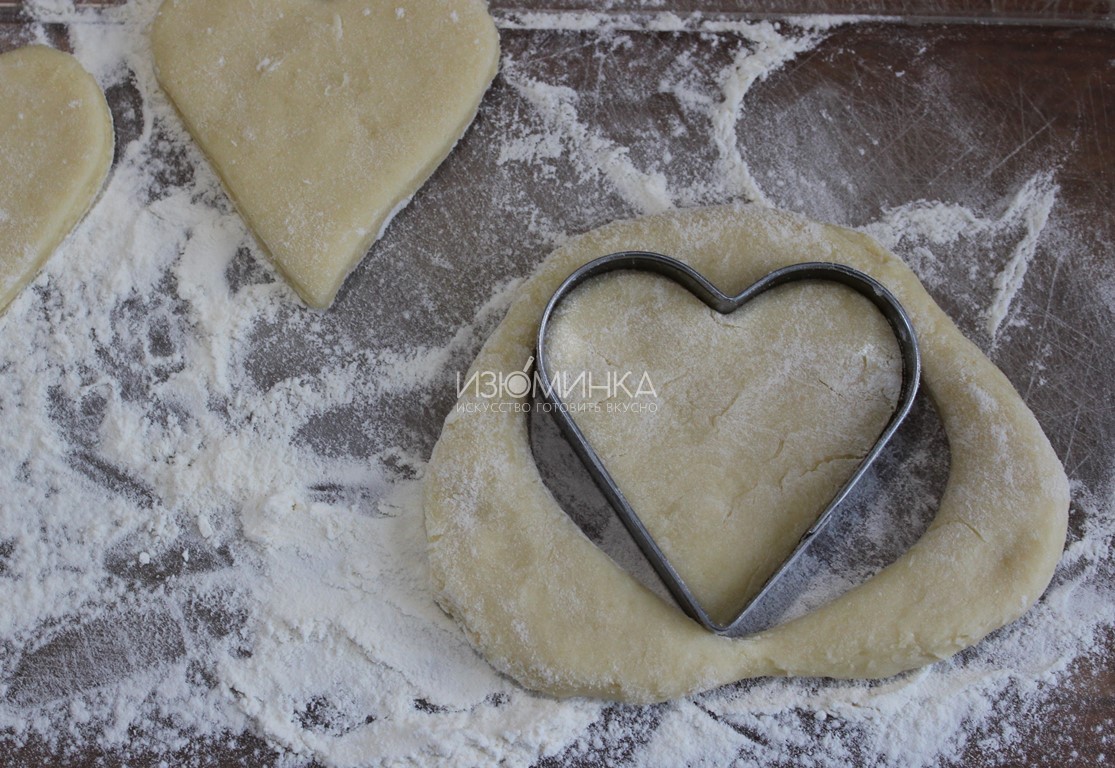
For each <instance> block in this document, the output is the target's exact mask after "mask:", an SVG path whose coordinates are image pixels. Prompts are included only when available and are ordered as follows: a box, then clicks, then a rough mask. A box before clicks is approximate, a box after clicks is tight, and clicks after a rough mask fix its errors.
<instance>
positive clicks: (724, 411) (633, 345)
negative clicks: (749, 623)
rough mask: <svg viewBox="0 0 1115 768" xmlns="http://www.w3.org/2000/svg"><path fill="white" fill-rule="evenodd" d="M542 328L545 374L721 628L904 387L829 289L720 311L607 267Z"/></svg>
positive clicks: (870, 327) (861, 304)
mask: <svg viewBox="0 0 1115 768" xmlns="http://www.w3.org/2000/svg"><path fill="white" fill-rule="evenodd" d="M550 328H551V331H550V334H549V338H548V342H547V347H548V349H549V350H550V359H551V364H552V367H553V368H554V371H553V372H552V374H551V375H553V374H554V373H558V374H559V375H561V376H562V377H563V379H561V380H559V386H560V383H561V381H564V382H565V385H566V387H565V388H566V390H567V391H566V392H564V393H563V396H564V400H565V402H566V403H567V404H569V405H570V406H571V407H573V408H575V417H576V420H577V424H578V425H579V426H580V428H581V430H582V432H583V433H584V434H585V436H586V437H587V438H588V440H589V442H590V443H591V444H592V445H593V446H594V448H595V449H596V451H597V453H598V455H600V456H601V457H602V458H603V459H604V461H605V462H606V463H607V466H608V471H609V472H610V473H611V475H612V477H613V479H615V481H616V482H617V483H618V485H619V486H620V488H621V489H622V490H623V492H624V495H625V496H626V497H627V499H628V501H630V502H631V504H632V505H633V507H634V509H635V510H636V511H637V512H638V514H639V517H640V519H641V520H642V521H643V523H644V524H645V525H646V526H647V528H648V530H649V531H650V533H651V535H652V536H654V539H655V541H656V542H657V543H658V545H659V546H660V547H661V548H662V549H663V551H664V552H665V554H666V556H667V557H668V558H669V559H670V561H671V563H672V564H673V565H674V567H675V568H677V569H678V571H679V573H680V574H681V576H682V578H684V579H685V582H686V584H687V585H688V586H689V588H690V590H691V591H692V592H693V594H694V595H695V596H696V597H697V599H698V600H699V601H700V602H701V604H702V605H703V606H704V607H705V609H706V610H707V611H709V613H710V615H711V616H712V618H713V619H715V620H717V621H719V622H720V623H722V624H726V623H728V622H729V621H731V620H732V619H733V618H735V616H736V615H737V614H738V613H739V611H740V609H741V608H742V607H743V604H744V602H745V599H746V598H748V597H750V596H751V595H753V594H754V593H755V592H757V591H758V589H759V588H760V587H762V586H763V583H764V582H765V581H766V580H767V578H768V577H769V576H770V575H771V573H772V572H773V571H774V570H775V568H777V566H778V565H779V564H780V563H781V562H782V561H783V560H785V558H786V557H787V556H788V555H789V554H790V552H791V551H792V550H793V548H794V547H795V545H796V544H797V542H798V540H799V539H800V538H801V536H802V534H804V533H805V531H806V530H807V529H808V528H809V526H810V525H812V524H813V523H814V522H815V521H816V519H817V516H818V515H819V514H820V513H821V511H822V510H823V509H824V508H825V506H826V505H827V504H828V502H829V500H830V499H831V498H832V497H833V496H834V495H835V494H836V492H837V490H839V488H840V486H841V485H843V483H844V482H845V481H846V480H847V478H848V477H849V476H850V475H851V473H852V471H853V470H854V469H855V468H856V466H857V465H858V464H859V462H860V461H861V460H862V459H863V457H864V455H865V454H866V453H867V452H868V450H870V448H871V446H872V445H873V444H874V442H875V441H876V439H878V437H879V435H880V433H882V431H883V428H884V427H885V426H886V424H887V422H888V420H889V419H890V416H891V412H892V411H893V410H894V407H895V404H896V403H897V400H898V391H899V387H900V386H901V380H902V362H901V357H900V355H899V351H898V344H897V342H896V341H895V339H894V336H893V334H892V332H891V330H890V327H889V326H888V325H887V322H886V320H885V319H884V317H883V316H882V314H880V313H879V311H878V310H877V309H876V308H875V307H874V305H872V304H871V303H870V302H869V301H868V300H867V299H865V298H864V297H863V296H861V295H860V294H858V293H856V292H855V291H853V290H851V289H849V288H845V287H843V286H841V285H838V284H821V283H816V284H814V283H809V284H802V283H798V284H795V285H789V286H784V287H782V288H779V289H776V290H775V291H772V292H770V293H766V294H763V295H762V296H760V297H758V298H756V299H755V300H753V301H752V302H750V303H749V304H748V305H747V306H746V307H745V308H744V309H741V310H740V311H737V312H735V313H733V314H730V315H721V314H718V313H716V312H714V311H712V310H711V309H709V308H708V307H706V306H705V305H704V304H702V303H701V302H700V301H698V300H697V299H695V298H693V297H692V296H691V295H690V294H689V293H688V292H687V291H686V290H685V289H684V288H682V287H680V286H678V285H677V284H676V283H673V282H671V281H668V280H665V279H664V278H660V277H652V276H649V275H645V274H639V275H632V274H624V275H615V274H612V275H608V276H606V277H604V278H601V279H598V280H594V281H591V282H589V283H588V284H586V285H585V286H584V287H583V288H581V289H580V290H578V291H577V292H576V293H574V294H572V295H571V296H570V297H569V298H568V299H567V300H566V302H565V303H564V304H562V306H561V311H560V313H559V314H558V315H557V316H555V318H554V320H553V322H552V324H551V326H550ZM582 371H587V374H586V375H585V376H581V372H582ZM624 377H626V378H624ZM619 381H624V382H625V386H624V387H623V388H620V387H619V386H618V385H615V384H614V383H615V382H619ZM610 382H611V383H610ZM639 382H641V383H642V384H643V389H644V391H643V393H642V394H641V395H640V394H639V391H638V390H637V389H636V384H637V383H639ZM651 389H653V390H654V397H649V396H648V394H649V391H650V390H651ZM643 406H646V407H645V408H643ZM651 408H653V410H649V409H651ZM679 457H684V461H680V462H679V461H678V458H679Z"/></svg>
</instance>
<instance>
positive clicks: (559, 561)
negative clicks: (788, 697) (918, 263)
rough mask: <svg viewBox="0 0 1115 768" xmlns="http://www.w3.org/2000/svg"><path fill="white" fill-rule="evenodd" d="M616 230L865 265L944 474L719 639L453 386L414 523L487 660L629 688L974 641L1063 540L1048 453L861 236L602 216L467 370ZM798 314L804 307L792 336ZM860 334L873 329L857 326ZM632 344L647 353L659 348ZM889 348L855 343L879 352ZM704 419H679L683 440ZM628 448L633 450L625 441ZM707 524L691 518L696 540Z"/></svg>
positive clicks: (712, 260)
mask: <svg viewBox="0 0 1115 768" xmlns="http://www.w3.org/2000/svg"><path fill="white" fill-rule="evenodd" d="M631 248H639V249H648V250H655V251H660V252H663V253H667V254H671V255H674V256H676V257H678V258H681V259H683V260H685V261H687V262H689V263H691V264H693V265H694V266H695V267H696V268H697V269H699V270H700V271H702V272H703V273H704V274H705V275H706V276H707V277H709V279H711V280H712V281H713V282H714V283H716V284H717V285H718V286H719V287H721V289H723V290H725V291H728V292H734V291H738V290H741V289H742V288H744V287H746V286H747V285H749V284H751V283H752V282H754V281H755V280H756V279H757V278H759V277H761V276H762V275H764V274H766V273H767V272H769V271H771V270H772V269H775V268H777V267H780V266H784V265H786V264H790V263H795V262H798V261H803V260H814V259H816V260H832V261H836V262H840V263H844V264H848V265H850V266H853V267H856V268H858V269H860V270H863V271H865V272H867V273H869V274H871V275H873V276H874V277H875V278H877V279H879V280H880V281H882V282H883V283H884V284H885V285H887V287H888V288H890V290H892V291H893V292H894V293H895V294H896V296H897V297H898V298H899V300H900V301H901V302H902V303H903V305H904V306H905V307H906V309H907V311H908V312H909V313H910V315H911V317H912V319H913V322H914V325H915V327H916V329H917V331H918V333H919V337H920V340H921V345H922V352H923V362H924V365H925V369H924V376H923V385H924V387H925V388H926V390H927V391H928V393H929V394H930V396H931V397H932V398H933V399H934V401H935V403H936V406H937V409H938V413H939V415H940V418H941V420H942V422H943V424H944V427H945V430H946V433H947V436H948V440H949V446H950V452H951V467H950V475H949V480H948V484H947V487H946V489H945V491H944V493H943V496H942V498H941V502H940V507H939V509H938V512H937V515H936V517H935V519H934V521H933V523H932V524H931V526H930V527H929V529H928V530H927V531H926V533H925V534H924V535H923V536H922V537H921V538H920V539H919V540H918V541H917V543H916V544H915V545H914V546H913V547H912V548H911V549H910V550H908V551H907V552H906V553H905V554H904V555H902V556H901V557H900V558H899V559H898V560H897V561H895V562H894V563H893V564H891V565H890V566H888V567H887V568H885V569H883V570H882V571H880V572H879V573H878V574H876V575H875V576H874V577H872V578H870V579H869V580H868V581H866V582H864V583H862V584H860V585H858V586H857V587H855V588H853V589H852V590H850V591H848V592H846V593H845V594H844V595H842V596H841V597H839V598H837V599H835V600H833V601H832V602H830V603H828V604H826V605H824V606H822V607H820V608H818V609H816V610H814V611H812V612H810V613H808V614H806V615H804V616H802V617H800V618H798V619H795V620H792V621H790V622H787V623H784V624H781V625H779V626H776V627H774V628H772V629H769V630H767V631H764V632H762V633H759V634H756V635H752V636H749V637H745V638H739V639H733V638H724V637H718V636H716V635H713V634H710V633H709V632H707V631H705V630H703V629H702V628H701V627H700V626H698V625H697V624H696V623H695V622H693V621H691V620H690V619H688V618H687V617H686V616H685V615H684V614H683V613H681V611H680V610H679V609H677V608H676V607H675V606H673V605H672V604H669V603H667V602H665V601H664V600H662V599H660V598H659V597H658V596H656V595H655V594H654V593H652V592H651V591H649V590H647V589H646V588H645V587H643V586H642V585H641V584H639V583H638V582H637V581H636V580H635V579H634V578H633V577H632V576H630V575H629V574H628V573H627V572H625V571H624V570H622V569H621V568H619V567H618V566H617V565H616V564H615V563H613V562H612V560H610V559H609V558H608V556H607V555H605V554H604V552H603V551H601V550H600V549H598V548H597V547H596V546H595V545H594V544H593V543H592V542H591V541H589V539H588V538H586V537H585V536H584V534H583V533H582V532H581V530H580V529H579V528H577V526H576V525H575V524H574V523H573V522H572V521H571V520H570V519H569V517H568V516H567V515H566V514H565V513H564V512H563V510H562V509H561V508H560V507H559V506H558V505H557V503H556V502H555V501H554V499H553V497H552V496H551V494H550V493H549V491H548V490H547V488H546V487H545V486H544V485H543V483H542V480H541V478H540V476H539V473H538V470H537V468H536V466H535V463H534V458H533V456H532V453H531V447H530V443H529V438H528V434H527V425H526V421H527V419H526V416H525V414H524V413H522V412H517V411H515V410H513V409H504V410H501V411H492V410H486V409H484V408H483V405H484V403H483V402H482V401H483V398H482V397H477V396H476V395H475V394H473V393H466V394H465V395H464V396H463V397H462V401H461V402H460V403H459V405H461V406H464V407H462V408H460V409H454V411H453V412H452V413H451V414H450V416H449V417H448V418H447V419H446V423H445V427H444V430H443V432H442V435H441V437H440V439H439V440H438V443H437V445H436V447H435V449H434V452H433V456H432V458H431V461H430V465H429V467H428V471H427V475H426V481H425V482H426V485H425V496H424V505H425V514H426V529H427V534H428V539H429V553H430V566H431V573H432V577H433V580H434V584H435V588H436V591H437V594H438V599H439V602H440V603H441V605H442V606H443V607H444V608H445V609H446V610H447V611H448V612H449V613H450V614H452V615H453V616H455V617H456V618H457V620H458V621H459V622H460V624H461V625H462V626H463V627H464V629H465V631H466V633H467V635H468V637H469V638H470V640H471V642H472V643H473V644H474V646H475V647H476V648H477V649H478V650H479V651H480V652H481V653H483V654H484V655H485V656H486V657H487V658H488V660H489V661H490V662H491V663H492V664H493V665H494V666H496V667H497V668H498V669H500V670H501V671H503V672H505V673H507V674H509V675H510V676H512V677H513V678H515V679H516V680H518V681H519V682H521V683H522V684H523V685H525V686H527V687H529V688H533V689H536V690H539V691H543V692H546V693H549V694H553V695H557V696H574V695H584V696H596V697H604V698H613V699H620V700H626V701H632V702H650V701H658V700H665V699H670V698H674V697H678V696H682V695H686V694H689V693H693V692H696V691H700V690H703V689H707V688H710V687H713V686H716V685H720V684H724V683H728V682H732V681H735V680H738V679H741V678H745V677H753V676H763V675H802V676H825V677H836V678H877V677H885V676H889V675H893V674H896V673H899V672H902V671H904V670H908V669H912V668H915V667H918V666H921V665H924V664H927V663H930V662H933V661H935V660H937V659H941V658H944V657H947V656H949V655H951V654H953V653H955V652H957V651H959V650H961V649H962V648H965V647H967V646H969V645H972V644H973V643H975V642H977V641H978V640H979V639H980V638H982V637H984V636H985V635H986V634H987V633H989V632H991V631H992V630H994V629H996V628H998V627H1001V626H1003V625H1004V624H1006V623H1007V622H1009V621H1012V620H1013V619H1015V618H1017V617H1018V616H1019V615H1021V614H1022V613H1023V612H1024V611H1025V610H1026V609H1027V608H1028V607H1029V606H1030V605H1032V604H1033V603H1034V602H1035V601H1036V600H1037V599H1038V597H1039V596H1040V595H1041V593H1042V591H1043V590H1044V589H1045V587H1046V585H1047V584H1048V582H1049V580H1050V578H1051V576H1052V573H1053V570H1054V568H1055V566H1056V564H1057V562H1058V560H1059V558H1060V554H1061V551H1062V547H1063V545H1064V538H1065V531H1066V525H1067V510H1068V498H1069V495H1068V483H1067V480H1066V478H1065V475H1064V471H1063V469H1062V468H1061V465H1060V463H1059V461H1058V460H1057V457H1056V455H1055V454H1054V452H1053V450H1052V448H1051V447H1050V445H1049V443H1048V440H1047V439H1046V438H1045V436H1044V434H1043V433H1042V431H1041V428H1040V427H1039V425H1038V424H1037V422H1036V420H1035V419H1034V417H1033V415H1032V414H1031V413H1030V411H1029V410H1028V409H1027V408H1026V406H1025V404H1024V403H1023V402H1022V400H1021V398H1020V397H1019V396H1018V394H1017V393H1016V392H1015V390H1014V389H1013V387H1012V386H1011V384H1010V382H1009V381H1008V380H1007V379H1006V378H1005V377H1004V376H1003V374H1002V373H1001V372H1000V371H999V370H998V369H997V368H996V367H995V366H994V365H993V364H992V363H991V362H990V361H989V360H987V358H986V357H984V355H983V354H982V353H981V352H980V351H979V350H978V349H977V348H976V347H975V346H974V345H973V344H971V343H970V342H968V341H967V340H966V339H965V338H964V337H963V336H962V334H961V333H960V332H959V330H958V329H957V328H956V326H955V325H953V323H952V322H951V321H950V320H949V319H948V317H947V316H946V315H945V314H944V313H943V312H942V311H941V309H940V308H939V307H937V305H936V304H935V303H934V302H933V300H932V299H931V298H930V297H929V295H928V294H927V293H926V292H925V290H924V288H922V286H921V285H920V283H919V281H918V280H917V278H916V276H915V275H914V274H913V272H911V271H910V270H909V268H907V267H906V266H905V265H904V264H903V263H902V262H901V261H900V260H899V259H898V258H896V257H895V256H893V255H891V254H889V253H887V252H886V251H884V250H883V249H882V248H880V247H879V246H878V245H877V244H876V243H874V242H873V241H872V240H870V239H869V238H867V237H866V236H864V235H861V234H859V233H856V232H852V231H849V230H845V229H841V228H838V227H833V226H827V225H823V224H817V223H813V222H809V221H805V220H803V219H800V218H797V217H795V216H792V215H789V214H786V213H781V212H777V211H773V210H770V209H762V208H753V207H719V208H707V209H698V210H691V211H681V212H672V213H667V214H663V215H659V216H655V217H650V218H644V219H638V220H634V221H625V222H619V223H616V224H612V225H609V226H606V227H603V228H601V229H599V230H596V231H593V232H591V233H588V234H587V235H584V236H582V237H579V238H577V239H575V240H573V241H571V242H570V243H569V244H567V245H566V246H564V247H563V248H561V249H560V250H558V251H557V252H555V253H554V254H553V255H552V256H551V257H550V258H549V259H547V260H546V262H544V263H543V265H542V266H541V267H540V269H539V270H538V271H537V272H536V274H535V275H534V276H533V277H532V278H531V279H530V280H529V281H528V282H527V283H525V284H524V285H523V286H522V288H521V289H520V291H519V294H518V297H517V298H516V300H515V301H514V303H513V304H512V306H511V308H510V310H509V311H508V314H507V317H506V318H505V319H504V321H503V323H502V324H501V325H500V326H499V328H497V330H496V331H495V333H494V334H493V335H492V337H491V338H490V339H489V340H488V342H487V343H486V344H485V345H484V347H483V349H482V350H481V351H480V354H479V356H478V357H477V359H476V362H475V363H474V364H473V368H472V370H473V371H504V372H510V371H515V370H520V369H521V368H522V366H523V363H524V361H526V360H527V359H528V358H529V356H530V355H531V354H532V347H533V341H534V334H535V333H536V330H537V323H538V319H539V316H540V315H541V311H542V308H543V306H544V305H545V302H546V301H547V300H548V299H549V297H550V295H551V294H552V293H553V291H554V290H555V289H556V288H557V286H558V284H559V283H560V281H561V280H562V279H564V277H566V276H567V275H568V274H569V273H570V272H572V271H573V270H574V269H575V268H576V267H578V266H580V265H581V264H583V263H585V262H587V261H589V260H591V259H592V258H595V257H596V256H599V255H603V254H606V253H611V252H614V251H619V250H625V249H631ZM617 285H618V283H617ZM599 290H601V291H604V292H607V291H608V290H617V289H615V288H612V289H609V288H608V287H607V286H604V287H603V288H600V289H599ZM623 290H628V291H632V292H634V294H635V295H634V298H640V297H641V298H643V299H645V300H647V301H654V302H656V301H657V300H653V299H652V297H651V294H652V292H653V291H655V290H657V288H656V287H655V286H651V285H647V284H646V282H645V281H643V282H642V283H637V282H634V283H631V284H630V286H628V287H627V288H625V289H623ZM602 296H603V294H602ZM592 301H593V299H592V297H591V296H588V297H587V298H586V299H585V301H582V302H581V303H582V305H583V306H581V307H580V308H579V309H582V310H583V309H586V308H587V309H589V310H592V307H591V304H592ZM770 303H771V307H770V308H769V311H770V312H772V313H773V319H771V320H770V322H772V323H774V324H775V325H777V324H778V323H779V320H781V322H782V323H783V324H787V323H791V322H793V318H794V315H793V313H794V312H795V308H794V306H795V302H794V301H778V300H776V299H775V297H772V301H771V302H770ZM655 305H657V304H655ZM605 306H607V302H603V303H601V304H600V308H603V307H605ZM855 312H858V309H857V308H856V302H854V301H853V302H848V304H847V307H845V309H843V310H841V309H837V310H834V313H835V314H834V316H836V317H838V318H841V322H844V321H847V322H849V323H853V324H854V323H857V322H862V318H861V319H860V320H856V318H855V317H853V315H854V314H855ZM570 319H571V320H573V319H574V318H572V317H571V318H570ZM867 322H868V323H869V324H870V322H871V321H870V320H868V321H867ZM816 329H817V326H815V325H811V326H810V329H809V331H808V332H807V333H805V337H806V338H808V337H809V336H811V335H812V334H813V333H814V332H815V331H816ZM868 330H870V329H868ZM601 335H603V336H605V337H607V336H611V335H613V334H610V333H609V331H608V327H607V325H606V324H605V325H604V327H602V328H601V329H599V331H598V335H597V337H596V338H597V339H598V340H599V338H600V336H601ZM822 335H823V334H822ZM867 339H868V343H869V344H873V343H875V342H874V341H871V334H870V333H868V336H867ZM637 346H638V345H636V347H637ZM662 346H663V347H665V346H667V345H662ZM696 352H697V353H698V355H699V353H700V346H699V345H697V347H696ZM643 354H644V355H645V356H646V357H647V359H648V360H650V359H651V358H652V357H653V356H654V355H656V354H659V353H657V352H655V350H653V349H647V350H643ZM662 354H664V355H665V357H663V358H662V361H663V362H662V363H661V364H662V365H664V366H666V365H675V364H681V363H682V361H683V359H684V358H685V357H686V354H685V347H684V345H682V346H681V347H679V348H678V349H675V350H673V352H672V353H670V354H674V355H675V356H676V357H677V358H678V360H677V361H671V360H669V359H668V358H669V355H668V354H667V353H665V352H664V353H662ZM887 354H888V353H886V352H885V351H884V352H883V353H882V354H881V355H873V356H872V357H874V358H875V359H878V360H882V361H885V360H886V359H887ZM888 375H893V372H891V374H888V373H886V366H885V365H882V366H880V368H879V373H878V375H875V374H872V375H871V376H870V377H869V378H870V379H871V380H872V381H873V382H875V383H876V384H880V385H881V389H880V392H881V393H882V394H881V395H879V396H878V399H879V402H884V401H886V399H887V398H888V397H889V396H890V395H889V394H888V393H889V392H891V390H892V388H893V384H894V382H893V380H889V381H888ZM868 389H869V390H872V389H874V385H872V386H870V387H868ZM470 404H471V406H472V407H469V406H470ZM803 407H804V408H812V407H815V404H813V405H808V406H803ZM868 412H870V407H869V408H868ZM808 416H809V414H807V413H804V412H803V414H802V418H801V423H803V424H806V423H810V422H811V419H810V418H808ZM868 421H870V419H868ZM705 429H707V426H705V427H702V428H701V429H698V431H697V434H695V435H694V436H693V437H692V443H693V445H694V446H697V445H699V444H700V443H701V440H700V435H701V433H702V432H703V430H705ZM729 445H730V443H729ZM635 450H637V449H635ZM664 450H667V449H664ZM727 450H729V453H730V456H729V458H730V460H731V461H730V463H731V465H732V466H735V467H737V471H738V472H739V473H740V474H743V475H746V474H747V473H748V471H750V470H752V469H754V470H755V471H757V472H758V471H761V470H762V467H756V466H753V465H750V464H741V463H740V462H743V461H754V459H753V458H751V457H748V456H747V455H746V452H742V451H740V450H739V448H738V446H737V447H735V448H729V449H727ZM704 460H705V459H704V458H702V457H700V456H694V455H691V454H688V453H686V452H685V451H684V450H683V451H679V452H677V453H675V454H673V455H672V461H674V462H675V463H676V464H677V465H678V471H677V474H679V475H685V474H687V473H689V472H695V473H703V475H702V476H703V477H705V478H706V479H709V480H710V481H713V480H712V478H714V477H715V475H716V472H715V471H712V472H708V471H706V470H705V468H703V467H701V466H698V464H699V462H701V461H704ZM810 460H811V459H810V458H809V457H808V456H799V461H803V462H805V463H806V464H807V463H808V461H810ZM631 466H632V467H633V468H634V467H636V466H637V462H636V461H635V460H634V459H633V460H632V464H631ZM803 466H805V464H803ZM807 468H808V467H807ZM634 471H637V470H634ZM716 530H717V529H716V527H715V526H712V527H709V528H708V529H707V530H706V531H705V532H703V533H700V534H699V537H700V539H699V542H706V541H707V539H708V537H710V536H713V535H715V532H716ZM710 546H711V545H710ZM700 550H701V546H699V545H694V550H693V551H694V552H699V551H700ZM713 550H715V547H712V550H710V551H713Z"/></svg>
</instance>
